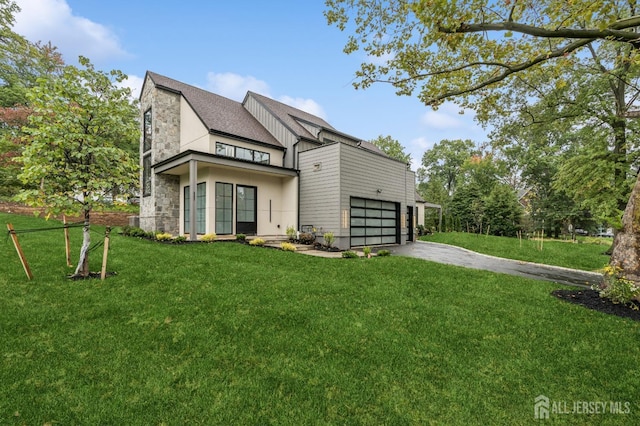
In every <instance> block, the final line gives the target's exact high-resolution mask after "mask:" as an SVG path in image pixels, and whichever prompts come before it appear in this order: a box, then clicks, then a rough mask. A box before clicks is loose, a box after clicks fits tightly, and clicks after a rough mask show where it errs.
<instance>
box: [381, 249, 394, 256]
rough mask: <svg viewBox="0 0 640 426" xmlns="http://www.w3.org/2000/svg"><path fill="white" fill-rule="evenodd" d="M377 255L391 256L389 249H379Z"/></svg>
mask: <svg viewBox="0 0 640 426" xmlns="http://www.w3.org/2000/svg"><path fill="white" fill-rule="evenodd" d="M378 256H391V252H390V251H389V250H380V251H379V252H378Z"/></svg>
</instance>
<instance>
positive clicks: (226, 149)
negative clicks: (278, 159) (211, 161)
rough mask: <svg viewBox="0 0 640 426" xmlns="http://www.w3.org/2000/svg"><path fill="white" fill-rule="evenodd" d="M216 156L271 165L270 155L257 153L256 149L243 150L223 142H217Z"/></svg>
mask: <svg viewBox="0 0 640 426" xmlns="http://www.w3.org/2000/svg"><path fill="white" fill-rule="evenodd" d="M216 154H217V155H224V156H225V157H234V158H238V159H240V160H246V161H253V162H254V163H260V164H269V159H270V156H269V153H268V152H262V151H256V150H255V149H248V148H242V147H239V146H233V145H229V144H226V143H222V142H216Z"/></svg>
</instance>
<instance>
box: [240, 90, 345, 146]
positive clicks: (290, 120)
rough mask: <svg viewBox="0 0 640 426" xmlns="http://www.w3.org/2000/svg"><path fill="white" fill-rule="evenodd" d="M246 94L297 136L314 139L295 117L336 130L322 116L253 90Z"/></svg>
mask: <svg viewBox="0 0 640 426" xmlns="http://www.w3.org/2000/svg"><path fill="white" fill-rule="evenodd" d="M247 96H251V97H252V98H254V99H256V100H257V101H258V102H260V103H261V104H262V105H264V106H265V107H266V108H267V109H268V110H269V111H271V113H272V114H273V115H275V116H276V118H278V119H279V120H280V122H282V124H284V125H285V126H287V127H288V128H289V129H290V130H291V131H292V132H293V133H294V134H295V135H296V136H298V137H304V138H310V139H316V136H315V135H312V134H311V133H309V132H308V131H307V129H305V128H304V127H303V126H302V125H300V123H298V122H297V121H296V120H295V119H296V118H299V119H302V120H304V121H307V122H309V123H312V124H314V125H316V126H318V127H321V128H324V129H330V130H336V129H334V128H333V127H332V126H331V125H330V124H329V123H327V122H326V121H324V120H323V119H322V118H320V117H318V116H315V115H313V114H309V113H308V112H304V111H302V110H300V109H297V108H294V107H292V106H289V105H287V104H283V103H282V102H278V101H276V100H273V99H271V98H268V97H266V96H263V95H259V94H257V93H254V92H248V93H247Z"/></svg>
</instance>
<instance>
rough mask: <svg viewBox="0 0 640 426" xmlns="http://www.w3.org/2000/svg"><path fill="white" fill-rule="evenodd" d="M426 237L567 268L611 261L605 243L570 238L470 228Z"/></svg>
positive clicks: (588, 268) (593, 267)
mask: <svg viewBox="0 0 640 426" xmlns="http://www.w3.org/2000/svg"><path fill="white" fill-rule="evenodd" d="M420 239H421V240H423V241H430V242H434V243H443V244H450V245H453V246H458V247H463V248H466V249H468V250H473V251H475V252H478V253H483V254H488V255H491V256H496V257H504V258H507V259H515V260H524V261H526V262H535V263H543V264H546V265H555V266H563V267H565V268H572V269H581V270H584V271H597V270H598V269H602V268H603V267H604V266H605V265H607V264H608V263H609V256H608V255H605V254H604V252H605V251H606V250H607V249H608V248H609V247H608V246H606V245H602V244H587V243H580V244H577V243H572V242H570V241H558V240H544V241H543V242H542V249H540V241H539V240H535V239H526V238H523V239H522V240H520V239H518V238H510V237H496V236H493V235H479V234H471V233H467V232H442V233H435V234H431V235H424V236H422V237H420Z"/></svg>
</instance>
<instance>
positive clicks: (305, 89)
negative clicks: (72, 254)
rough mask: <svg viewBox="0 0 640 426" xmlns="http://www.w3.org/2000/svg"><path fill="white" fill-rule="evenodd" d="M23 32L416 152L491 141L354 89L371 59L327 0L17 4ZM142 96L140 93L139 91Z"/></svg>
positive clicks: (70, 58) (451, 109)
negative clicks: (289, 108) (353, 47)
mask: <svg viewBox="0 0 640 426" xmlns="http://www.w3.org/2000/svg"><path fill="white" fill-rule="evenodd" d="M16 2H17V4H18V5H19V6H20V7H21V9H22V11H21V12H20V13H19V14H18V15H17V16H16V24H15V27H14V30H15V31H16V32H18V33H20V34H22V35H24V36H25V37H27V38H28V39H29V40H31V41H43V42H48V41H51V42H52V44H54V45H55V46H57V47H58V49H59V51H60V52H61V53H62V54H63V56H64V59H65V61H66V62H67V63H70V64H77V57H78V55H84V56H87V57H89V58H90V59H91V61H92V62H93V63H94V64H95V65H96V66H97V67H98V68H100V69H103V70H111V69H119V70H122V71H123V72H124V73H126V74H127V75H129V84H130V85H131V87H132V88H133V89H134V90H139V88H140V86H141V83H142V79H143V78H144V75H145V72H146V71H147V70H150V71H154V72H157V73H159V74H163V75H165V76H167V77H171V78H174V79H176V80H179V81H182V82H184V83H188V84H192V85H194V86H198V87H201V88H204V89H207V90H210V91H212V92H214V93H218V94H220V95H223V96H226V97H229V98H232V99H235V100H238V101H240V100H242V98H243V97H244V94H245V93H246V91H247V90H252V91H255V92H258V93H262V94H264V95H267V96H269V97H271V98H274V99H277V100H279V101H282V102H285V103H287V104H290V105H293V106H295V107H297V108H300V109H303V110H305V111H309V112H311V113H314V114H316V115H319V116H321V117H322V118H324V119H326V120H327V121H328V122H329V123H330V124H331V125H332V126H334V127H335V128H336V129H338V130H340V131H342V132H344V133H347V134H350V135H352V136H356V137H359V138H361V139H364V140H371V139H374V138H376V137H377V136H379V135H383V136H386V135H390V136H391V137H393V138H394V139H397V140H398V141H400V143H401V144H402V145H403V146H404V147H405V152H408V153H410V154H411V157H412V159H413V168H414V170H415V169H416V168H417V167H418V166H419V163H420V160H421V158H422V154H423V153H424V151H425V150H426V149H429V148H430V147H432V146H433V144H434V143H436V142H439V141H440V140H442V139H471V140H473V141H475V142H477V143H480V142H483V141H485V140H486V132H485V131H484V130H483V129H482V128H481V127H479V126H478V125H477V124H475V122H474V121H473V113H472V112H470V111H467V112H465V114H463V115H460V114H459V108H458V107H456V106H455V105H452V104H445V105H443V106H442V107H440V109H438V110H437V111H433V110H431V108H429V107H426V106H424V105H423V104H421V103H420V102H419V101H418V100H417V98H416V97H415V96H414V97H406V96H403V97H399V96H397V95H396V94H395V93H394V90H393V88H392V87H391V86H389V85H386V84H378V85H374V86H373V87H371V88H369V89H367V90H355V89H354V88H353V86H352V85H351V82H352V80H353V78H354V75H355V72H356V70H357V69H358V68H359V64H360V63H361V62H362V61H364V60H366V58H365V56H364V54H352V55H346V54H345V53H343V52H342V48H343V46H344V44H345V43H346V40H347V34H346V33H342V32H340V31H339V30H338V29H337V28H335V27H330V26H328V25H327V23H326V21H325V18H324V16H323V14H322V12H323V10H324V9H325V5H324V1H323V0H315V1H295V0H270V1H264V0H262V1H253V0H246V1H236V2H234V1H219V0H212V1H204V0H201V1H199V0H182V1H179V2H174V1H172V2H170V1H157V0H155V1H151V0H126V1H125V0H108V1H105V0H17V1H16ZM136 93H137V92H136Z"/></svg>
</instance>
